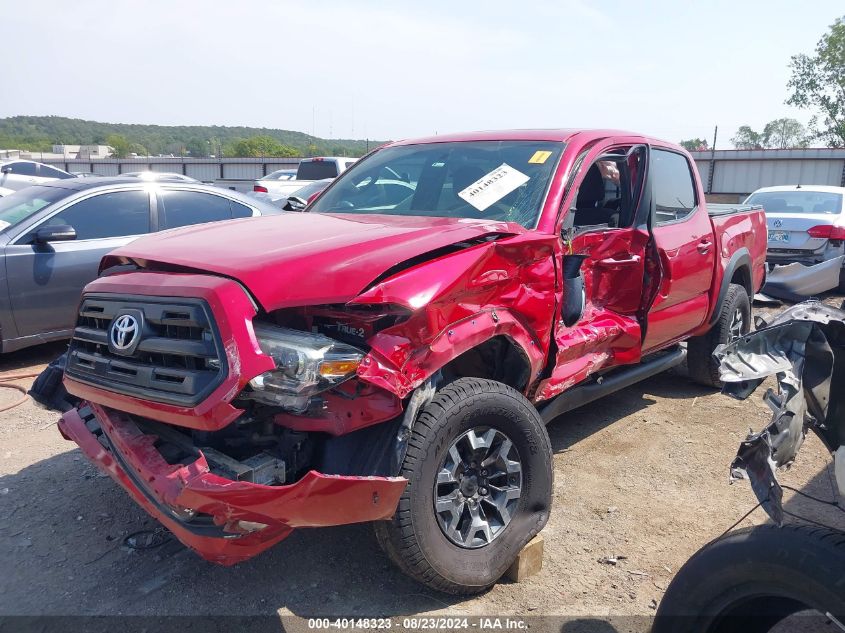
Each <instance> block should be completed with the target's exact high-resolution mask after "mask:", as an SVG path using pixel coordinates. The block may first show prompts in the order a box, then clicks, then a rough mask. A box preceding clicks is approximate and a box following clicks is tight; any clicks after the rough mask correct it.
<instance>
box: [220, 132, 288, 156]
mask: <svg viewBox="0 0 845 633" xmlns="http://www.w3.org/2000/svg"><path fill="white" fill-rule="evenodd" d="M227 153H228V152H227ZM232 153H233V154H234V155H235V156H239V157H252V158H263V157H266V156H274V157H292V156H299V150H297V149H296V148H295V147H291V146H289V145H283V144H282V143H280V142H279V141H277V140H276V139H274V138H273V137H272V136H253V137H250V138H247V139H241V140H239V141H236V142H235V143H234V144H233V145H232Z"/></svg>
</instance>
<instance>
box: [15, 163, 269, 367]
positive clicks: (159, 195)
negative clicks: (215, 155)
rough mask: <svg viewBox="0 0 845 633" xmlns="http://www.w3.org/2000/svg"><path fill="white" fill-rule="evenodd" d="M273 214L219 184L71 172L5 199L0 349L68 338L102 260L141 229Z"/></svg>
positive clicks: (265, 207) (152, 231)
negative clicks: (79, 175) (67, 176)
mask: <svg viewBox="0 0 845 633" xmlns="http://www.w3.org/2000/svg"><path fill="white" fill-rule="evenodd" d="M279 212H280V211H279V210H278V209H276V208H275V207H272V206H270V205H266V204H264V203H261V202H259V201H257V200H253V199H251V198H248V197H246V196H244V195H241V194H238V193H236V192H233V191H228V190H225V189H217V188H214V187H207V186H204V185H193V184H190V183H176V182H172V183H164V182H162V183H159V184H154V183H145V182H142V181H140V180H139V179H137V178H70V179H66V180H56V181H53V182H48V183H44V184H41V185H34V186H32V187H28V188H27V189H24V190H22V191H18V192H16V193H14V194H12V195H10V196H7V197H4V198H2V199H0V257H2V258H3V259H4V262H3V264H2V270H3V272H4V275H3V276H1V277H0V337H2V338H0V341H2V348H0V349H2V351H3V352H11V351H14V350H16V349H20V348H22V347H27V346H29V345H36V344H38V343H43V342H46V341H51V340H56V339H62V338H69V336H70V334H71V332H72V330H73V326H74V323H75V322H76V309H77V306H78V305H79V295H80V292H81V291H82V288H83V287H84V286H85V284H87V283H88V282H89V281H91V280H92V279H94V278H95V277H96V276H97V266H98V264H99V262H100V259H101V258H102V257H103V255H104V254H106V253H107V252H109V251H110V250H112V249H113V248H115V247H117V246H122V245H124V244H127V243H128V242H130V241H131V240H133V239H135V238H136V237H137V236H139V235H144V234H147V233H154V232H156V231H160V230H163V229H168V228H174V227H180V226H186V225H189V224H198V223H201V222H212V221H216V220H224V219H230V218H240V217H251V216H256V215H265V214H274V213H279ZM158 239H162V238H161V237H159V238H158Z"/></svg>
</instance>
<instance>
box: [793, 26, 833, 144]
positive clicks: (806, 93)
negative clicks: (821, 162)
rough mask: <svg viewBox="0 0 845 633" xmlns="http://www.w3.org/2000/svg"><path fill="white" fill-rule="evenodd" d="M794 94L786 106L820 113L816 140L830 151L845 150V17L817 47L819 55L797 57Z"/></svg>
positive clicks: (814, 122)
mask: <svg viewBox="0 0 845 633" xmlns="http://www.w3.org/2000/svg"><path fill="white" fill-rule="evenodd" d="M789 66H790V68H791V69H792V77H791V78H790V79H789V82H788V83H787V87H788V88H791V89H792V94H791V95H790V97H789V99H787V100H786V103H788V104H789V105H794V106H798V107H799V108H806V109H809V110H812V111H814V112H816V113H817V114H816V116H814V117H813V119H812V120H811V121H810V127H811V129H812V130H813V137H814V138H816V139H819V140H821V141H823V142H825V143H827V145H829V146H830V147H845V16H843V17H841V18H838V19H837V20H836V21H835V22H834V23H833V24H832V25H831V26H830V31H829V32H828V33H825V34H824V35H823V36H822V38H821V39H820V40H819V42H818V44H816V54H815V55H805V54H803V53H801V54H799V55H793V56H792V61H791V62H790V64H789Z"/></svg>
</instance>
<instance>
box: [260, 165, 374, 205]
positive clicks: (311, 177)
mask: <svg viewBox="0 0 845 633" xmlns="http://www.w3.org/2000/svg"><path fill="white" fill-rule="evenodd" d="M356 160H358V159H357V158H345V157H343V156H320V157H315V158H303V159H302V162H300V163H299V167H298V168H297V170H296V177H295V178H294V179H293V180H278V179H269V178H268V179H266V180H265V179H264V178H261V179H259V180H256V181H255V183H254V184H253V187H252V191H253V194H259V197H261V198H264V199H265V200H268V198H269V200H268V202H272V203H273V204H279V203H280V202H281V204H284V201H285V200H286V199H287V198H288V196H291V195H293V193H294V192H295V191H297V190H298V189H301V188H302V187H304V186H306V185H309V184H311V183H312V182H313V181H315V180H324V179H326V178H337V177H338V176H339V175H340V174H342V173H343V172H344V171H346V170H347V169H349V167H351V166H352V164H353V163H354V162H355V161H356ZM260 194H265V195H260Z"/></svg>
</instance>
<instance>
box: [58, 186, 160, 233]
mask: <svg viewBox="0 0 845 633" xmlns="http://www.w3.org/2000/svg"><path fill="white" fill-rule="evenodd" d="M47 224H51V225H57V224H69V225H71V226H72V227H73V228H74V229H76V239H78V240H93V239H99V238H106V237H122V236H125V235H140V234H142V233H149V232H150V196H149V194H148V193H147V192H146V191H115V192H112V193H101V194H99V195H95V196H92V197H90V198H86V199H85V200H81V201H80V202H77V203H76V204H73V205H71V206H69V207H68V208H66V209H64V210H63V211H60V212H59V213H58V214H56V215H54V216H53V217H51V218H50V219H49V220H47Z"/></svg>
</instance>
